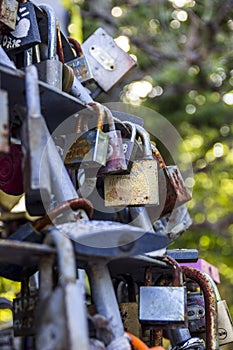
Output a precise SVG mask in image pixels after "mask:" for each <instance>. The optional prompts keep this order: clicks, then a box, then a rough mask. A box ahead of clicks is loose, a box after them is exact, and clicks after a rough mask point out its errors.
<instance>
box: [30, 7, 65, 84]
mask: <svg viewBox="0 0 233 350" xmlns="http://www.w3.org/2000/svg"><path fill="white" fill-rule="evenodd" d="M40 8H41V9H42V10H43V11H44V12H45V13H46V14H47V17H48V39H47V41H48V43H47V46H46V48H47V52H46V53H45V59H44V60H42V61H41V62H39V63H36V66H37V68H38V74H39V79H40V80H42V81H44V82H46V83H47V84H49V85H52V86H54V87H56V88H58V89H59V90H62V70H63V64H62V62H61V61H59V60H58V58H57V20H56V15H55V12H54V10H53V8H52V7H50V6H48V5H40ZM42 48H43V46H42V45H41V51H42ZM45 51H46V50H45ZM41 57H42V58H43V55H41Z"/></svg>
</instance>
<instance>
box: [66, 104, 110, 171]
mask: <svg viewBox="0 0 233 350" xmlns="http://www.w3.org/2000/svg"><path fill="white" fill-rule="evenodd" d="M92 107H93V108H94V110H95V111H97V113H98V116H97V117H98V124H97V127H96V129H95V130H89V131H86V132H84V133H82V134H81V135H80V136H78V138H77V139H76V140H75V142H74V143H73V144H72V146H71V147H70V149H69V150H68V152H67V154H66V157H65V165H66V166H67V167H69V168H76V169H78V168H79V167H80V166H81V167H83V168H92V169H93V168H94V169H95V168H97V169H98V168H100V166H102V165H105V164H106V159H107V151H108V135H107V134H106V133H104V132H103V131H102V130H103V122H104V118H105V112H104V108H103V106H101V105H100V104H93V105H92Z"/></svg>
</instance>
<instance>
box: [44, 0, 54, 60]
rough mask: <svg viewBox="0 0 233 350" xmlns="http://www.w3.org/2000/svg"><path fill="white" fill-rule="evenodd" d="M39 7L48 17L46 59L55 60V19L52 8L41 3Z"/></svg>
mask: <svg viewBox="0 0 233 350" xmlns="http://www.w3.org/2000/svg"><path fill="white" fill-rule="evenodd" d="M40 8H41V9H42V10H44V12H45V13H46V14H47V17H48V59H49V60H56V56H57V19H56V15H55V11H54V9H53V8H52V7H51V6H49V5H45V4H42V5H40Z"/></svg>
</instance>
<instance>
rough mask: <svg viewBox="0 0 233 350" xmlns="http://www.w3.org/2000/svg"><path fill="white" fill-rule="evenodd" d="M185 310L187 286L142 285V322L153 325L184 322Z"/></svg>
mask: <svg viewBox="0 0 233 350" xmlns="http://www.w3.org/2000/svg"><path fill="white" fill-rule="evenodd" d="M185 312H186V291H185V287H170V286H163V287H160V286H152V287H140V303H139V320H140V322H142V323H145V324H150V325H153V326H154V325H156V326H164V325H168V324H170V325H171V324H173V325H174V324H176V325H179V324H184V320H185Z"/></svg>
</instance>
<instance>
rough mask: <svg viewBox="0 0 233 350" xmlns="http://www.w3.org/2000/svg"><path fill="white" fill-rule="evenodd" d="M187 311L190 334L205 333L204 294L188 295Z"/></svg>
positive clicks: (190, 293) (192, 293) (193, 293)
mask: <svg viewBox="0 0 233 350" xmlns="http://www.w3.org/2000/svg"><path fill="white" fill-rule="evenodd" d="M187 310H188V311H187V312H188V322H189V330H190V333H191V334H192V333H203V332H205V300H204V296H203V294H202V292H189V293H188V294H187Z"/></svg>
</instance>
